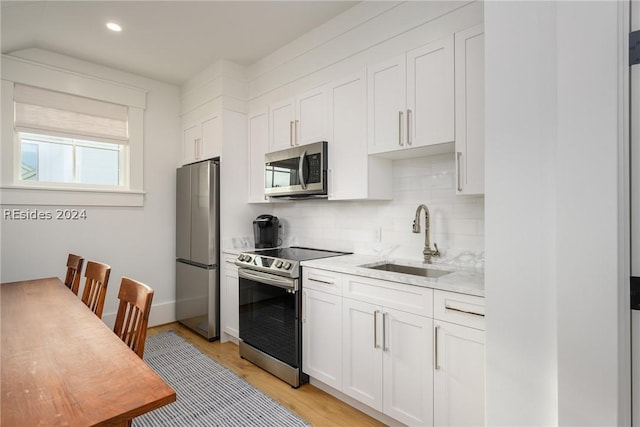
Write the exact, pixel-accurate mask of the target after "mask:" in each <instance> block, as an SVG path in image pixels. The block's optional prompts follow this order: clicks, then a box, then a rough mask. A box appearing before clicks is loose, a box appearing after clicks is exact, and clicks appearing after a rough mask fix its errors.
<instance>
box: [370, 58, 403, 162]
mask: <svg viewBox="0 0 640 427" xmlns="http://www.w3.org/2000/svg"><path fill="white" fill-rule="evenodd" d="M367 80H368V82H367V84H368V95H369V98H368V108H367V111H368V127H369V133H368V137H369V153H370V154H375V153H383V152H386V151H392V150H398V149H400V148H402V147H403V145H404V114H405V107H406V102H407V101H406V81H407V75H406V56H405V55H401V56H399V57H396V58H394V59H391V60H389V61H386V62H384V63H381V64H378V65H375V66H372V67H369V68H368V69H367Z"/></svg>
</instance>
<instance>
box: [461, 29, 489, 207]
mask: <svg viewBox="0 0 640 427" xmlns="http://www.w3.org/2000/svg"><path fill="white" fill-rule="evenodd" d="M455 50H456V54H455V56H456V70H455V84H456V181H457V182H456V193H457V194H484V26H483V25H477V26H475V27H472V28H469V29H467V30H465V31H461V32H459V33H456V35H455Z"/></svg>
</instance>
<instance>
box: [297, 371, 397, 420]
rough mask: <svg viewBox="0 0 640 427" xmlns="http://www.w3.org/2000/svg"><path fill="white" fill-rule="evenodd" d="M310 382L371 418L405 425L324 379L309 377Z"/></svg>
mask: <svg viewBox="0 0 640 427" xmlns="http://www.w3.org/2000/svg"><path fill="white" fill-rule="evenodd" d="M309 384H311V385H312V386H314V387H316V388H319V389H320V390H322V391H324V392H325V393H328V394H330V395H331V396H333V397H335V398H336V399H339V400H342V401H343V402H344V403H346V404H348V405H349V406H352V407H354V408H356V409H357V410H358V411H360V412H364V413H365V414H367V415H369V416H370V417H371V418H375V419H376V420H378V421H380V422H381V423H384V424H386V425H388V426H392V427H395V426H398V427H400V426H404V424H402V423H401V422H399V421H398V420H395V419H393V418H391V417H389V416H387V415H385V414H383V413H382V412H379V411H376V410H375V409H373V408H371V407H369V406H367V405H365V404H364V403H361V402H358V401H357V400H355V399H354V398H352V397H350V396H347V395H346V394H344V393H343V392H341V391H339V390H336V389H335V388H333V387H331V386H329V385H327V384H325V383H323V382H322V381H318V380H316V379H315V378H312V377H309Z"/></svg>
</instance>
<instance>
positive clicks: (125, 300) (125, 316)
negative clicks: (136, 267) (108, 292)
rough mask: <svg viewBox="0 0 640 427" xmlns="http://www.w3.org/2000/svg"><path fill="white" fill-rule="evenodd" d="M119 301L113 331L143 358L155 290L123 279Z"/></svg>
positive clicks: (128, 279)
mask: <svg viewBox="0 0 640 427" xmlns="http://www.w3.org/2000/svg"><path fill="white" fill-rule="evenodd" d="M118 299H119V300H120V304H119V306H118V313H117V314H116V322H115V325H114V327H113V331H114V332H115V333H116V335H118V337H119V338H120V339H121V340H122V341H123V342H124V343H125V344H126V345H127V346H128V347H129V348H130V349H131V350H133V351H134V352H135V353H136V354H137V355H138V356H140V358H142V356H143V355H144V344H145V341H146V338H147V326H148V324H149V314H150V313H151V302H152V301H153V289H151V288H150V287H149V286H147V285H145V284H144V283H141V282H138V281H137V280H133V279H130V278H128V277H123V278H122V282H121V284H120V291H119V292H118Z"/></svg>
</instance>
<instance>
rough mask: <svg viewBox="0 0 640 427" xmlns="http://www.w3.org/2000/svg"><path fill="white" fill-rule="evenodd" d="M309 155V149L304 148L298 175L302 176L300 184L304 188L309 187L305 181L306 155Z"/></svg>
mask: <svg viewBox="0 0 640 427" xmlns="http://www.w3.org/2000/svg"><path fill="white" fill-rule="evenodd" d="M306 155H307V150H303V151H302V154H300V161H299V162H298V177H299V178H300V186H301V187H302V189H303V190H306V189H307V183H306V182H304V157H305V156H306Z"/></svg>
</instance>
